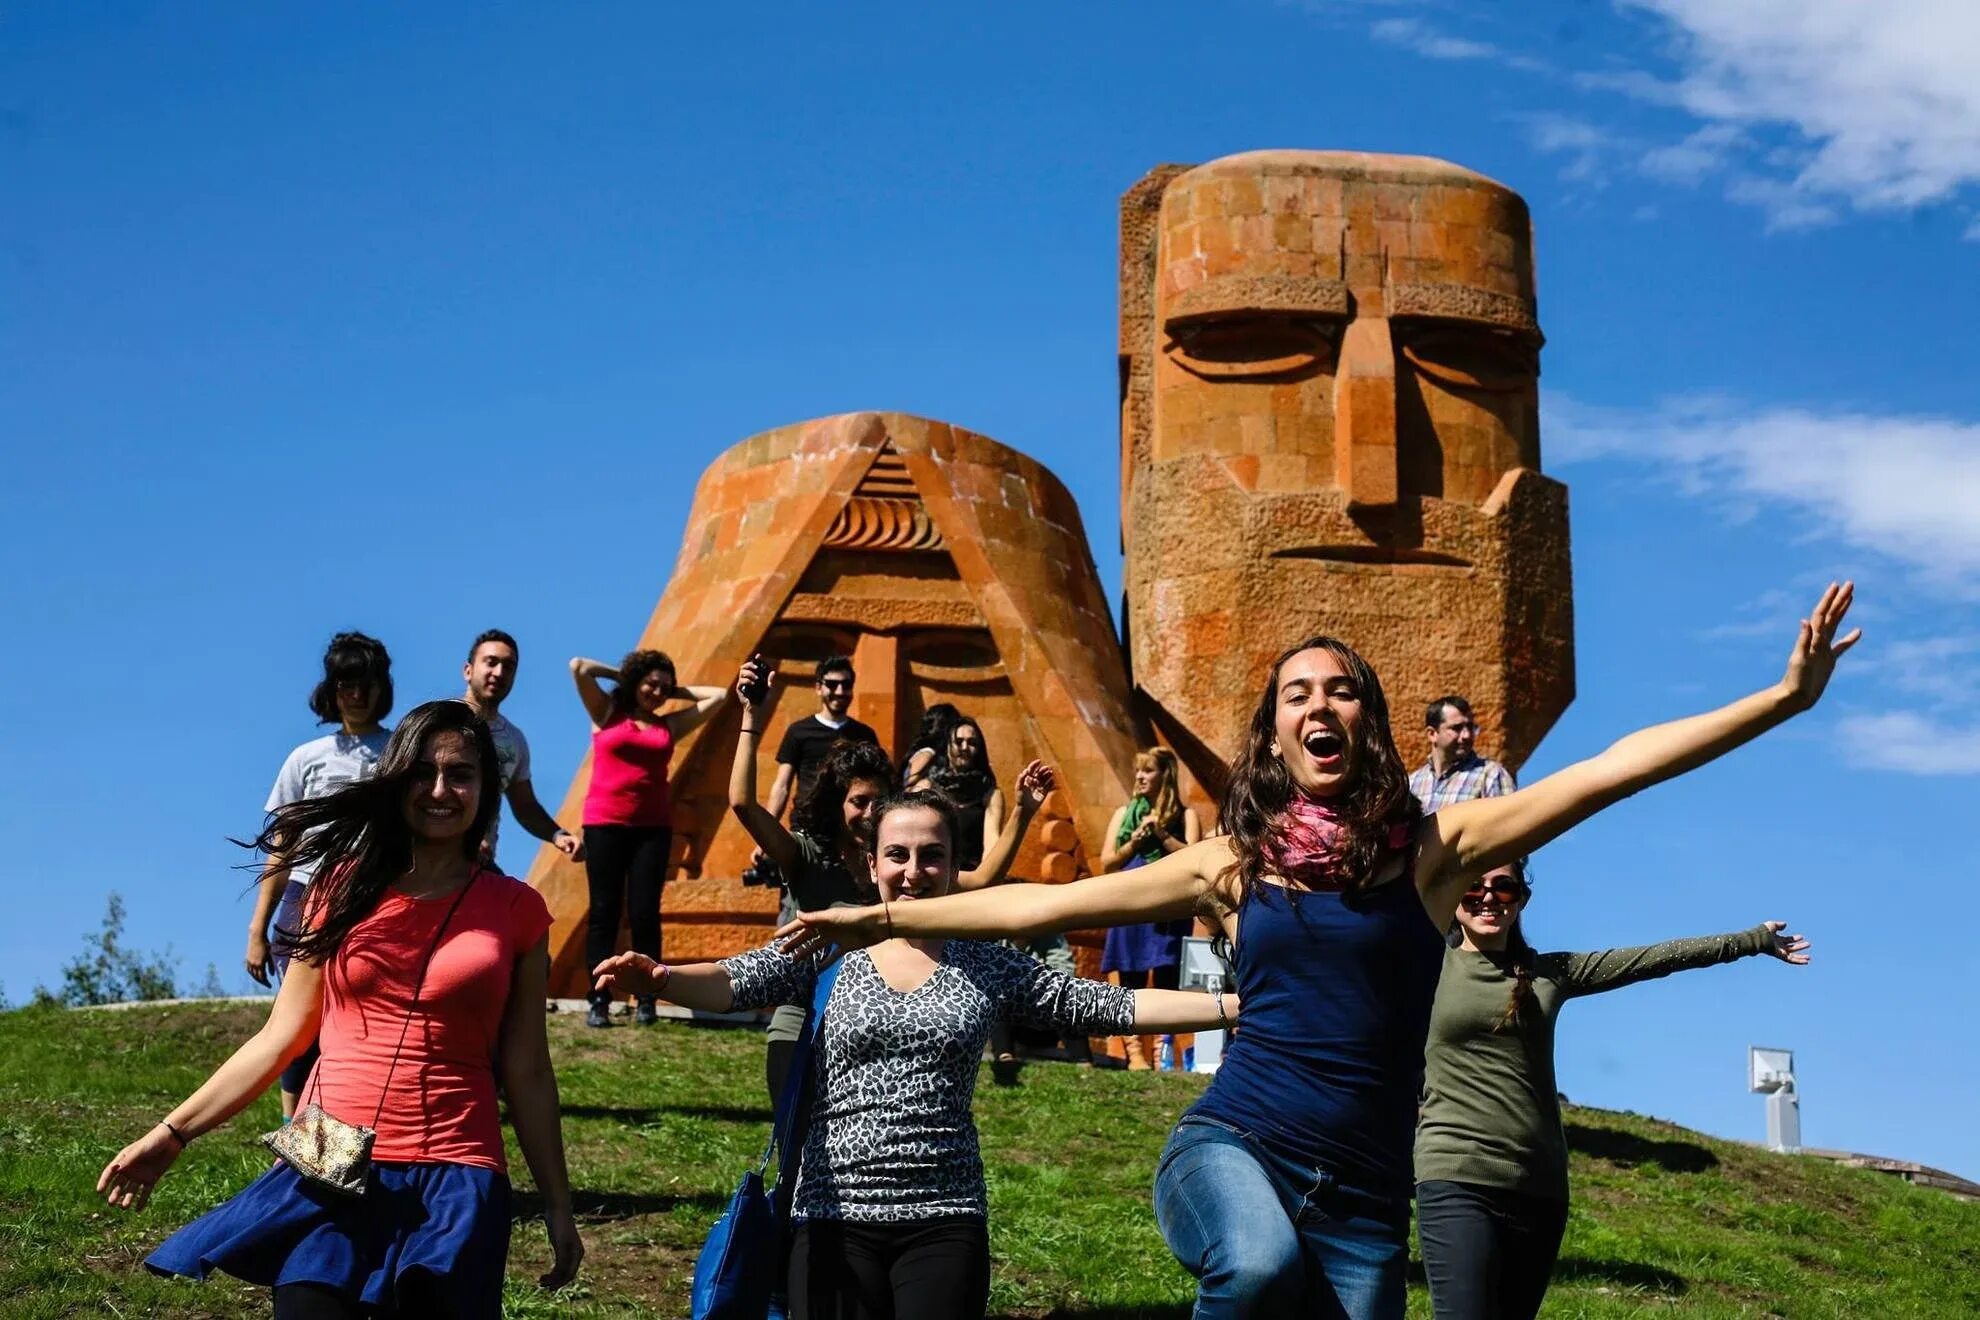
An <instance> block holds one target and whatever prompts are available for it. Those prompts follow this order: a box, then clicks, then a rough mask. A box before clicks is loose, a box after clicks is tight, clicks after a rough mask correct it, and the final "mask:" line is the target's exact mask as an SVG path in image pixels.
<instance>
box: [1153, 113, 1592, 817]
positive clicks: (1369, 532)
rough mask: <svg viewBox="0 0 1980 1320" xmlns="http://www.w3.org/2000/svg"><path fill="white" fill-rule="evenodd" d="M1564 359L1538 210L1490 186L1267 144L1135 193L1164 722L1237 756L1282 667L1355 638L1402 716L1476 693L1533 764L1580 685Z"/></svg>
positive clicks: (1452, 171) (1456, 173) (1490, 722)
mask: <svg viewBox="0 0 1980 1320" xmlns="http://www.w3.org/2000/svg"><path fill="white" fill-rule="evenodd" d="M1540 345H1541V335H1540V329H1539V323H1538V320H1537V318H1536V316H1535V311H1534V299H1533V260H1532V239H1531V227H1530V220H1529V218H1528V214H1527V209H1526V204H1525V203H1524V202H1523V201H1522V200H1521V199H1520V198H1519V196H1518V195H1517V194H1515V193H1513V192H1510V191H1509V190H1507V189H1505V188H1504V187H1501V186H1500V185H1499V184H1496V183H1494V182H1492V181H1491V180H1489V179H1486V178H1484V177H1483V176H1481V175H1478V174H1474V173H1472V172H1471V171H1469V170H1464V169H1461V168H1459V167H1457V166H1454V165H1449V164H1446V163H1444V162H1442V161H1434V160H1428V159H1425V158H1420V157H1404V156H1371V155H1362V154H1358V153H1348V152H1301V151H1270V152H1252V153H1247V154H1245V155H1240V156H1232V157H1228V158H1226V159H1223V160H1219V161H1213V162H1211V163H1210V164H1208V165H1202V166H1198V167H1196V168H1194V169H1188V170H1176V169H1169V170H1163V171H1157V172H1156V173H1155V174H1152V175H1150V176H1149V178H1148V179H1146V180H1144V181H1143V183H1142V184H1141V185H1140V186H1139V187H1137V188H1136V189H1135V190H1133V191H1131V192H1130V193H1129V194H1128V196H1127V198H1126V199H1125V201H1124V205H1123V232H1122V355H1123V360H1122V365H1123V372H1122V387H1123V399H1122V430H1123V443H1122V466H1123V514H1124V517H1123V524H1124V535H1123V540H1124V542H1125V545H1126V549H1127V556H1128V563H1127V594H1128V614H1129V640H1130V645H1131V650H1132V657H1133V670H1134V678H1135V681H1136V684H1137V685H1138V686H1139V687H1141V688H1142V689H1143V691H1144V692H1145V693H1146V694H1147V695H1148V696H1149V697H1150V698H1152V699H1153V702H1154V705H1155V713H1156V717H1157V718H1158V720H1159V719H1161V718H1162V716H1163V715H1164V714H1166V715H1167V716H1168V717H1169V718H1170V720H1171V722H1172V723H1173V724H1175V725H1176V726H1178V727H1179V728H1180V730H1181V731H1182V732H1184V733H1187V734H1188V735H1189V736H1190V737H1193V738H1194V739H1196V740H1198V741H1199V742H1200V743H1201V744H1203V745H1204V746H1205V747H1207V748H1209V749H1211V750H1213V751H1214V752H1215V753H1216V754H1217V755H1218V756H1220V757H1222V758H1224V759H1226V760H1228V758H1229V757H1230V756H1231V755H1232V754H1233V753H1234V752H1235V750H1236V746H1237V743H1238V742H1239V740H1240V736H1241V733H1242V730H1243V727H1244V720H1245V708H1246V705H1247V703H1248V702H1249V700H1250V698H1251V696H1252V693H1253V690H1254V688H1255V686H1256V683H1257V681H1258V678H1259V675H1260V674H1262V672H1263V667H1264V665H1265V664H1266V663H1267V662H1269V660H1270V658H1271V657H1272V656H1273V655H1274V654H1276V653H1277V652H1278V651H1279V650H1280V649H1282V648H1283V647H1284V646H1286V645H1289V644H1291V643H1292V642H1294V641H1297V640H1299V639H1300V638H1301V637H1302V636H1305V635H1308V634H1311V633H1331V634H1333V635H1336V636H1339V637H1342V638H1343V639H1344V640H1346V641H1348V642H1350V643H1351V644H1353V645H1355V646H1356V647H1357V648H1358V649H1360V650H1361V651H1362V652H1363V653H1364V654H1365V655H1367V656H1368V657H1369V659H1370V660H1371V662H1373V663H1374V664H1375V666H1376V669H1377V671H1378V672H1379V673H1380V674H1381V675H1382V677H1383V681H1384V686H1385V688H1386V690H1387V692H1388V695H1389V699H1390V702H1391V705H1392V708H1393V709H1394V710H1396V711H1399V712H1400V711H1407V710H1409V709H1410V708H1411V707H1412V706H1414V707H1415V708H1416V709H1419V710H1420V709H1421V704H1420V703H1421V702H1423V701H1427V700H1428V699H1430V698H1431V697H1434V696H1437V695H1441V694H1442V693H1444V692H1448V691H1458V692H1462V693H1465V694H1466V695H1468V696H1470V697H1471V699H1472V700H1473V702H1474V703H1475V704H1476V705H1477V706H1478V707H1479V713H1480V716H1481V722H1482V723H1483V724H1484V725H1485V727H1487V728H1489V729H1493V730H1496V731H1497V733H1495V736H1494V743H1493V745H1492V746H1490V747H1487V748H1485V750H1486V751H1487V752H1488V753H1490V752H1502V753H1504V754H1507V755H1509V756H1510V757H1511V758H1512V759H1513V761H1514V762H1515V763H1516V762H1517V761H1518V760H1520V759H1523V757H1524V756H1525V754H1526V752H1528V751H1530V750H1531V748H1532V746H1533V744H1534V743H1536V742H1537V741H1538V740H1539V737H1540V735H1541V734H1542V733H1544V732H1545V730H1546V728H1547V727H1548V726H1549V725H1551V724H1552V722H1553V720H1554V718H1555V717H1556V716H1557V715H1558V714H1559V712H1560V710H1561V709H1563V708H1564V707H1565V706H1566V704H1567V700H1568V699H1569V696H1570V695H1571V692H1572V650H1571V646H1572V639H1571V627H1572V624H1571V618H1570V616H1569V604H1568V586H1569V584H1568V561H1567V525H1566V506H1565V492H1564V491H1563V490H1562V489H1561V488H1560V487H1559V486H1558V484H1557V483H1554V482H1551V481H1549V480H1548V479H1547V478H1545V477H1543V476H1541V475H1540V472H1539V467H1540V439H1539V414H1538V379H1539V350H1540ZM1233 694H1236V695H1233ZM1403 732H1405V733H1408V732H1410V730H1407V729H1405V730H1403ZM1501 737H1502V738H1503V739H1504V741H1503V743H1501V742H1499V741H1498V739H1499V738H1501ZM1417 744H1418V739H1416V738H1408V739H1407V740H1406V742H1405V745H1409V746H1414V745H1417ZM1201 777H1202V776H1201V773H1200V772H1199V778H1201Z"/></svg>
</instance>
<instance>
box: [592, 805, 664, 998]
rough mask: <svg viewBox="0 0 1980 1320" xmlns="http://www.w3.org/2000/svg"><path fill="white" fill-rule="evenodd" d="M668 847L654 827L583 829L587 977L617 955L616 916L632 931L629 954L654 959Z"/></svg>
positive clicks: (661, 828)
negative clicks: (587, 901)
mask: <svg viewBox="0 0 1980 1320" xmlns="http://www.w3.org/2000/svg"><path fill="white" fill-rule="evenodd" d="M673 843H674V832H673V831H672V830H670V829H668V828H666V827H665V826H660V825H587V826H585V827H584V872H585V877H586V879H587V880H588V881H589V883H590V889H591V915H590V916H589V917H587V918H586V919H585V927H584V966H585V970H586V972H587V973H588V972H589V971H590V969H592V968H593V967H596V966H597V965H598V964H599V963H601V962H604V961H605V960H606V959H607V958H609V957H611V956H612V955H613V954H614V953H617V952H618V945H619V916H620V914H621V913H626V914H627V915H628V917H629V920H630V923H631V925H632V947H633V952H635V953H643V954H645V955H646V956H647V957H649V958H655V959H657V958H659V956H660V887H661V886H662V885H663V884H665V883H666V880H667V854H668V852H669V851H670V850H671V849H672V847H673ZM592 997H593V998H599V997H600V996H598V995H597V994H595V993H594V994H593V996H592Z"/></svg>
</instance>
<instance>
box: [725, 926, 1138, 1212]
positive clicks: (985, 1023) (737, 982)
mask: <svg viewBox="0 0 1980 1320" xmlns="http://www.w3.org/2000/svg"><path fill="white" fill-rule="evenodd" d="M722 966H723V967H724V968H726V969H727V971H728V973H729V981H730V984H731V986H732V987H733V988H734V992H735V1004H736V1007H737V1008H744V1009H746V1008H763V1007H767V1006H769V1005H772V1004H791V1003H796V1004H804V1003H809V1002H810V1000H811V989H812V984H813V982H814V980H815V978H816V975H817V973H816V971H815V968H814V967H813V965H812V964H810V963H798V962H794V961H792V960H791V959H790V958H787V957H785V956H784V954H783V953H782V952H780V951H779V950H778V949H776V948H775V947H774V946H772V947H768V948H762V949H755V950H752V951H750V952H749V953H744V954H739V955H737V956H736V957H734V958H728V959H725V960H723V962H722ZM1001 1017H1008V1018H1010V1019H1011V1020H1013V1021H1014V1022H1018V1023H1022V1024H1026V1025H1031V1026H1039V1027H1053V1028H1056V1029H1058V1030H1060V1031H1062V1032H1065V1033H1067V1034H1073V1035H1077V1034H1088V1035H1100V1036H1116V1035H1125V1034H1127V1033H1128V1032H1129V1031H1131V1030H1132V1029H1133V1027H1134V991H1132V990H1130V989H1126V988H1123V987H1119V986H1111V985H1102V984H1100V983H1099V982H1097V981H1086V980H1081V979H1080V978H1078V977H1072V976H1066V975H1064V974H1063V973H1060V972H1054V971H1052V970H1050V969H1048V968H1046V967H1044V966H1042V965H1041V964H1039V963H1037V962H1035V961H1034V960H1033V959H1032V958H1031V957H1030V956H1029V955H1027V954H1024V953H1020V952H1019V951H1017V950H1016V949H1013V948H1011V947H1009V946H1008V945H1003V944H989V943H984V942H981V941H976V940H950V941H948V943H947V945H946V946H945V947H944V949H943V951H942V957H941V961H940V962H939V963H938V964H937V966H936V968H935V971H934V973H933V974H932V975H930V976H929V978H928V979H927V980H926V981H925V982H923V983H922V984H921V985H919V986H917V987H916V988H915V989H914V990H912V991H910V992H909V993H907V994H902V993H901V992H899V991H897V990H895V989H893V988H892V987H891V986H889V985H888V984H887V983H886V981H885V980H883V979H882V978H881V976H880V972H879V969H878V968H876V967H874V965H873V959H872V958H870V957H869V956H868V955H867V953H866V952H865V950H858V951H855V952H853V953H849V954H847V955H846V957H845V965H844V967H842V968H841V969H840V972H839V979H838V982H837V984H835V985H834V986H833V987H832V994H831V998H830V999H829V1000H828V1001H827V1003H826V1006H825V1027H824V1036H823V1039H822V1041H821V1048H820V1049H819V1050H818V1052H817V1053H815V1054H814V1055H813V1072H812V1077H813V1086H814V1092H813V1097H814V1098H813V1104H812V1113H811V1126H810V1129H809V1131H807V1132H806V1134H805V1141H804V1151H803V1153H802V1156H801V1157H800V1163H799V1165H798V1183H797V1192H796V1196H795V1199H794V1200H793V1202H792V1206H793V1211H792V1213H793V1214H794V1215H795V1217H796V1218H799V1219H841V1220H852V1221H857V1222H864V1223H883V1222H890V1221H892V1222H898V1221H902V1220H923V1219H934V1218H945V1217H950V1216H968V1217H974V1218H978V1219H981V1218H984V1217H985V1216H986V1215H987V1214H988V1204H987V1200H986V1197H985V1194H984V1188H983V1161H982V1157H981V1156H980V1155H979V1154H978V1153H977V1142H976V1123H975V1121H974V1120H973V1119H972V1118H971V1116H970V1101H971V1099H972V1098H973V1097H974V1095H975V1093H976V1072H977V1063H978V1060H979V1059H980V1058H981V1056H982V1053H983V1043H984V1041H985V1040H986V1039H987V1038H988V1037H989V1034H990V1028H991V1027H992V1026H994V1025H995V1024H996V1022H997V1020H998V1019H999V1018H1001Z"/></svg>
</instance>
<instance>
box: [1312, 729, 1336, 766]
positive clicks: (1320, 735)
mask: <svg viewBox="0 0 1980 1320" xmlns="http://www.w3.org/2000/svg"><path fill="white" fill-rule="evenodd" d="M1304 746H1305V748H1306V754H1307V755H1308V756H1310V757H1312V758H1313V759H1314V760H1316V761H1321V762H1328V761H1338V760H1339V759H1340V758H1341V754H1342V753H1343V752H1345V751H1346V750H1347V742H1346V740H1344V739H1343V738H1342V737H1341V735H1339V734H1338V733H1335V732H1334V731H1333V730H1332V729H1314V730H1313V731H1312V732H1310V733H1308V734H1307V735H1306V738H1305V740H1304Z"/></svg>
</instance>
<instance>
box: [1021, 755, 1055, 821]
mask: <svg viewBox="0 0 1980 1320" xmlns="http://www.w3.org/2000/svg"><path fill="white" fill-rule="evenodd" d="M1058 786H1059V778H1058V775H1057V774H1055V773H1054V772H1053V770H1052V767H1051V766H1049V765H1046V764H1045V763H1044V762H1043V761H1033V762H1032V763H1031V764H1030V765H1027V766H1026V767H1025V768H1024V769H1023V771H1022V772H1020V773H1019V775H1018V781H1017V796H1018V807H1019V809H1020V810H1023V811H1037V810H1038V809H1039V808H1040V807H1042V806H1044V805H1045V799H1046V798H1048V797H1050V796H1051V795H1052V790H1053V789H1055V788H1057V787H1058Z"/></svg>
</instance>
